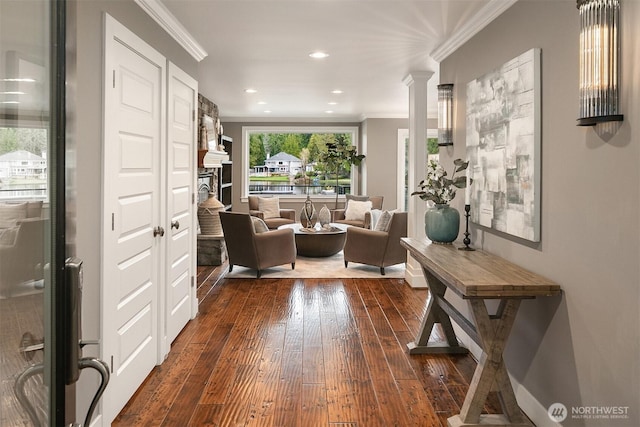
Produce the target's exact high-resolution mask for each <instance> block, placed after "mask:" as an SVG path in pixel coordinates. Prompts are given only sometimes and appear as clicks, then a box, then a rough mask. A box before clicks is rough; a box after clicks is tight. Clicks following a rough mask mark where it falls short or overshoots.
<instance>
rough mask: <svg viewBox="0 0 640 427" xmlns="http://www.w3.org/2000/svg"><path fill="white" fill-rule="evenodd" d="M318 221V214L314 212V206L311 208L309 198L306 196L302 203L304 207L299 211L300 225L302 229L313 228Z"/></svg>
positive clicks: (311, 203) (311, 204)
mask: <svg viewBox="0 0 640 427" xmlns="http://www.w3.org/2000/svg"><path fill="white" fill-rule="evenodd" d="M317 221H318V213H317V212H316V208H315V206H313V202H311V199H310V198H309V196H307V200H305V201H304V206H302V210H301V211H300V223H301V224H302V227H303V228H313V227H315V225H316V222H317Z"/></svg>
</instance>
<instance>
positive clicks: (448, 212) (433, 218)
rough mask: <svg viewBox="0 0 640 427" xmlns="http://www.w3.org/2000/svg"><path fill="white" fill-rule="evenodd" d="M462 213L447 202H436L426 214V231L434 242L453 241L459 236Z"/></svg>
mask: <svg viewBox="0 0 640 427" xmlns="http://www.w3.org/2000/svg"><path fill="white" fill-rule="evenodd" d="M459 229H460V213H459V212H458V210H457V209H456V208H452V207H451V206H449V205H447V204H436V205H434V206H433V207H431V208H428V209H427V212H425V214H424V232H425V234H426V235H427V237H428V238H429V240H431V241H432V242H434V243H451V242H453V241H454V240H456V239H457V238H458V231H459Z"/></svg>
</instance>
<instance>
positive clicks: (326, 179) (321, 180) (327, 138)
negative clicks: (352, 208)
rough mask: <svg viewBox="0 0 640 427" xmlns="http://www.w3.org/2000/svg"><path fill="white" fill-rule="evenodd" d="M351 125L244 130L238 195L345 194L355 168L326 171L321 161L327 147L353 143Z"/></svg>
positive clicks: (354, 174)
mask: <svg viewBox="0 0 640 427" xmlns="http://www.w3.org/2000/svg"><path fill="white" fill-rule="evenodd" d="M357 138H358V128H357V127H317V128H314V127H269V126H264V127H253V126H251V127H244V128H243V150H244V152H245V155H243V159H244V162H245V164H244V165H243V166H244V167H243V171H244V173H243V183H242V184H243V185H242V195H241V197H246V196H247V195H250V194H251V195H253V194H276V195H278V196H279V197H304V196H306V195H316V196H319V197H321V196H323V195H326V196H330V197H335V195H336V192H338V195H343V194H350V193H351V188H352V186H355V183H354V179H355V176H356V168H352V167H351V165H343V166H342V167H340V168H339V170H338V171H337V175H338V176H337V180H336V171H335V170H329V168H328V167H327V165H326V164H324V163H323V162H322V160H321V158H322V156H321V155H322V153H323V152H326V151H327V144H329V143H334V144H343V145H357V142H358V141H357Z"/></svg>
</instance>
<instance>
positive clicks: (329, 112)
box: [325, 110, 333, 114]
mask: <svg viewBox="0 0 640 427" xmlns="http://www.w3.org/2000/svg"><path fill="white" fill-rule="evenodd" d="M325 113H327V114H332V113H333V110H327V111H325Z"/></svg>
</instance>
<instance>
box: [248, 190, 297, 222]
mask: <svg viewBox="0 0 640 427" xmlns="http://www.w3.org/2000/svg"><path fill="white" fill-rule="evenodd" d="M261 205H262V209H261ZM267 205H268V207H269V208H271V209H269V210H264V209H265V206H267ZM249 214H251V215H252V216H256V217H258V218H260V219H262V220H263V221H264V223H265V224H267V227H269V229H270V230H275V229H277V228H278V227H280V226H281V225H285V224H293V223H294V222H296V211H295V209H280V204H279V200H278V198H277V197H260V196H249Z"/></svg>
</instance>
